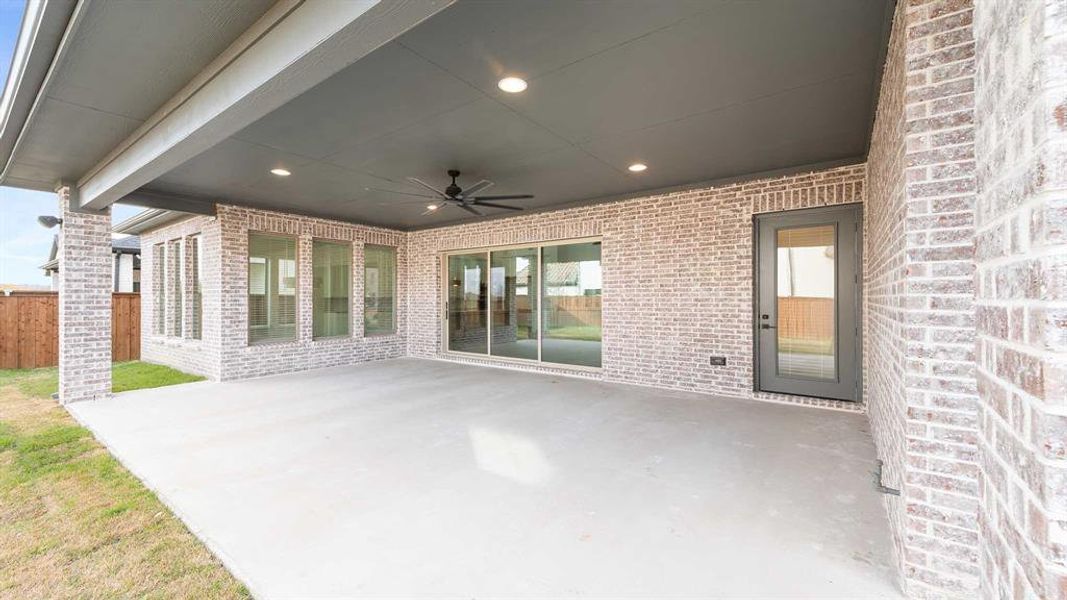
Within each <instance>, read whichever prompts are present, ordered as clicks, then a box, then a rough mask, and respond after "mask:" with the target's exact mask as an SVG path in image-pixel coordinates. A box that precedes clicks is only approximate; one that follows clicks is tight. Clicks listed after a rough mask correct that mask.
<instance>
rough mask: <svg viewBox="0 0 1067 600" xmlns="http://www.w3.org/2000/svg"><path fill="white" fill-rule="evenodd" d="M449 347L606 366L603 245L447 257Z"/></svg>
mask: <svg viewBox="0 0 1067 600" xmlns="http://www.w3.org/2000/svg"><path fill="white" fill-rule="evenodd" d="M444 271H445V286H446V288H447V291H446V298H445V301H446V302H447V309H446V315H447V320H448V322H447V324H446V327H445V332H446V337H447V340H446V348H447V349H448V351H449V352H463V353H470V354H489V355H491V356H494V357H500V358H505V359H511V360H524V361H541V362H551V363H558V364H566V365H575V366H581V367H600V355H601V338H600V314H601V311H600V290H601V274H600V242H599V241H581V242H573V243H557V244H545V245H541V246H529V247H522V248H500V249H488V250H482V251H478V252H475V251H464V252H461V253H456V254H451V255H449V256H448V257H447V258H446V264H445V268H444Z"/></svg>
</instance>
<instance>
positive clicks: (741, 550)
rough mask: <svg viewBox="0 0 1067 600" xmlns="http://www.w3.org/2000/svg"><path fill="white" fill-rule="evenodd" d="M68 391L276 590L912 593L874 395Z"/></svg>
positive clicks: (150, 476) (518, 387) (316, 388)
mask: <svg viewBox="0 0 1067 600" xmlns="http://www.w3.org/2000/svg"><path fill="white" fill-rule="evenodd" d="M69 408H70V411H71V412H72V413H73V414H74V415H75V417H77V418H78V419H79V420H80V421H81V422H82V423H84V424H85V425H86V426H88V427H89V428H90V429H92V430H93V432H94V433H95V434H96V435H97V437H98V438H99V439H100V440H101V441H103V442H104V443H105V444H107V446H108V447H109V448H110V449H111V451H112V452H114V453H115V455H116V456H117V457H118V458H119V459H120V460H121V461H122V462H123V463H124V464H125V465H126V466H127V467H129V468H130V470H132V471H133V472H134V473H135V474H137V475H138V476H139V477H141V478H142V479H143V480H144V481H145V482H146V483H147V484H148V485H149V486H150V487H152V488H153V489H154V490H156V491H157V492H158V493H159V494H160V496H161V497H162V499H163V500H164V501H165V502H166V503H167V504H168V505H170V506H171V507H172V508H173V509H174V510H175V511H176V512H177V513H178V514H179V516H181V518H182V519H183V520H184V521H185V522H186V523H187V524H188V525H189V527H190V529H191V530H192V531H193V532H194V533H196V534H197V535H198V536H199V537H200V538H201V539H203V540H205V541H206V542H207V543H208V545H209V546H210V547H211V548H212V550H214V551H215V552H216V553H217V554H218V555H219V556H220V558H221V559H222V560H223V561H224V562H225V563H226V565H227V566H228V567H229V568H230V569H231V570H232V571H233V572H234V573H235V574H236V575H237V576H238V577H239V578H241V579H242V580H243V581H244V582H246V583H247V585H248V586H249V588H250V589H251V590H252V592H253V593H254V594H255V595H256V596H258V597H263V598H280V597H295V596H300V597H339V596H346V597H360V596H373V597H380V596H393V597H396V596H402V597H412V596H422V597H429V596H435V597H441V596H462V597H465V598H473V597H485V596H540V597H574V596H600V597H603V596H615V597H617V596H629V597H640V596H643V597H660V598H662V597H671V596H675V597H678V596H688V597H696V596H749V597H752V596H762V597H767V596H778V597H785V596H789V597H797V596H806V597H823V598H825V597H899V592H898V590H897V588H896V586H895V584H894V583H893V581H892V574H891V573H892V570H893V569H892V568H891V560H892V559H891V549H890V538H889V528H888V524H887V522H886V517H885V514H884V510H883V507H882V504H881V500H880V497H879V496H878V494H877V493H876V492H875V491H874V489H873V487H872V483H871V478H870V472H871V470H872V468H873V466H874V458H875V454H874V448H873V446H872V443H871V439H870V436H869V435H868V433H867V431H866V430H867V423H866V420H865V418H864V417H863V416H862V415H858V414H849V413H844V412H835V411H827V410H816V409H808V408H800V407H792V406H782V405H774V404H767V403H757V402H749V401H741V400H730V399H720V398H714V397H710V396H704V395H697V394H686V393H677V392H666V391H662V390H656V389H651V388H640V387H634V386H625V385H614V384H604V383H599V382H595V381H588V380H581V379H571V378H564V377H555V376H549V375H540V374H533V373H524V372H519V371H513V370H504V369H493V368H485V367H476V366H467V365H461V364H455V363H450V362H444V361H427V360H414V359H398V360H390V361H383V362H376V363H369V364H364V365H360V366H354V367H339V368H330V369H323V370H316V371H308V372H303V373H298V374H291V375H281V376H275V377H268V378H262V379H256V380H247V381H241V382H231V383H217V382H203V383H196V384H189V385H184V386H176V387H171V388H160V389H155V390H142V391H137V392H128V393H124V394H120V395H118V396H116V397H114V398H111V399H108V400H102V401H96V402H82V403H78V404H73V405H70V406H69Z"/></svg>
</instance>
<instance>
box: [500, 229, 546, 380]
mask: <svg viewBox="0 0 1067 600" xmlns="http://www.w3.org/2000/svg"><path fill="white" fill-rule="evenodd" d="M490 262H491V268H490V272H489V273H490V275H489V298H490V317H491V323H492V327H491V331H492V334H491V335H492V343H491V344H490V345H489V348H490V354H492V355H493V356H506V357H509V358H525V359H529V360H537V304H538V302H537V296H538V293H537V292H538V289H539V287H538V279H539V278H538V276H537V271H538V268H537V266H538V265H537V248H518V249H514V250H499V251H493V252H492V255H491V259H490Z"/></svg>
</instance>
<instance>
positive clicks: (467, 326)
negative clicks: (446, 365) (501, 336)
mask: <svg viewBox="0 0 1067 600" xmlns="http://www.w3.org/2000/svg"><path fill="white" fill-rule="evenodd" d="M486 258H487V257H486V255H485V254H484V253H482V254H458V255H454V256H449V257H448V281H447V284H448V349H449V350H451V351H453V352H471V353H474V354H485V353H486V351H487V350H488V348H489V346H488V339H489V338H488V333H489V328H488V324H489V320H488V318H487V317H486V314H485V311H486V308H487V307H488V305H489V303H488V301H487V294H488V291H489V290H488V288H487V280H488V269H487V266H488V264H487V260H486Z"/></svg>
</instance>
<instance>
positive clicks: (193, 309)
mask: <svg viewBox="0 0 1067 600" xmlns="http://www.w3.org/2000/svg"><path fill="white" fill-rule="evenodd" d="M201 252H202V245H201V240H200V236H198V235H197V236H193V237H191V238H189V263H190V264H189V272H190V273H191V274H192V277H193V281H192V289H191V290H190V296H191V298H190V302H189V317H190V320H191V322H190V323H189V337H191V338H193V339H196V340H198V339H200V338H201V337H202V336H203V332H204V317H203V314H204V297H203V294H202V292H201V286H202V285H203V280H204V267H203V265H202V264H201V259H200V256H201Z"/></svg>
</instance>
